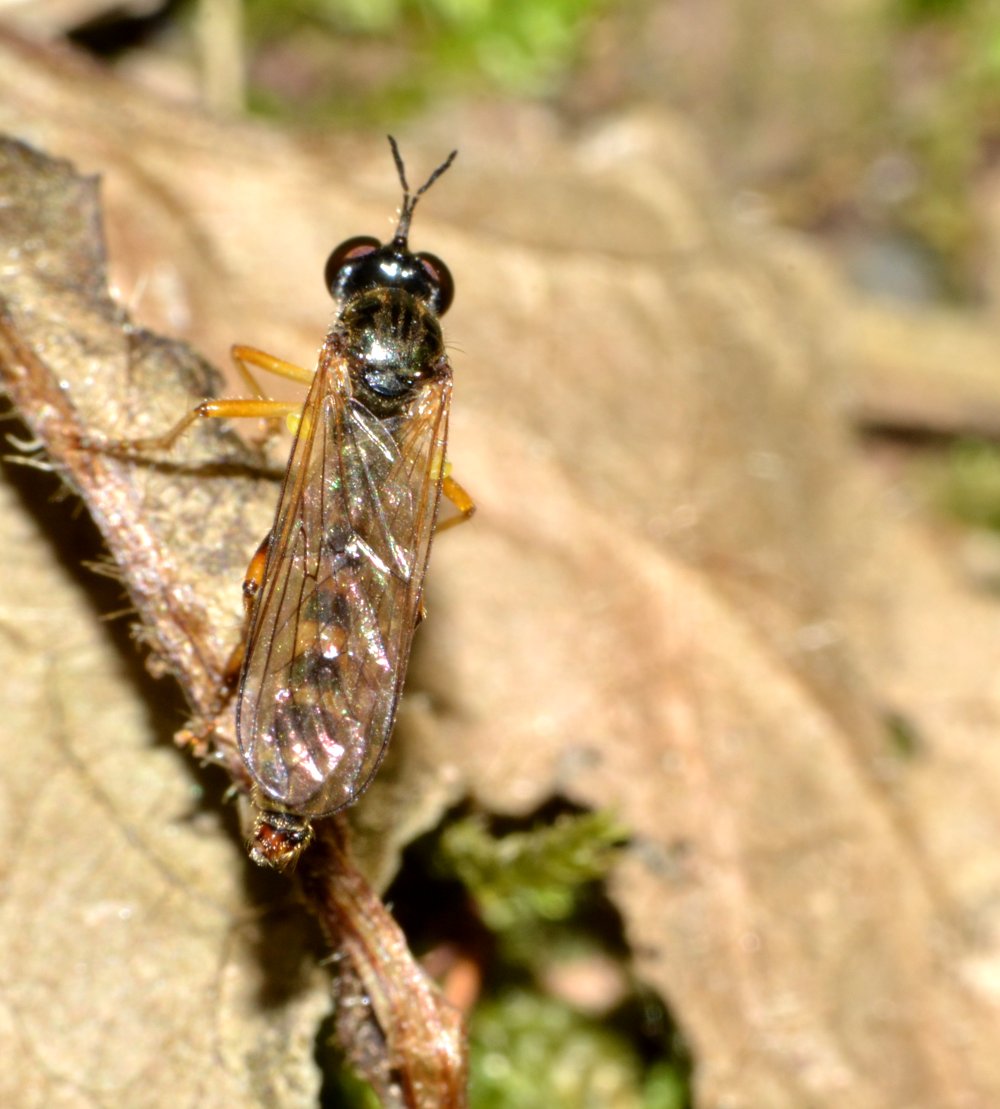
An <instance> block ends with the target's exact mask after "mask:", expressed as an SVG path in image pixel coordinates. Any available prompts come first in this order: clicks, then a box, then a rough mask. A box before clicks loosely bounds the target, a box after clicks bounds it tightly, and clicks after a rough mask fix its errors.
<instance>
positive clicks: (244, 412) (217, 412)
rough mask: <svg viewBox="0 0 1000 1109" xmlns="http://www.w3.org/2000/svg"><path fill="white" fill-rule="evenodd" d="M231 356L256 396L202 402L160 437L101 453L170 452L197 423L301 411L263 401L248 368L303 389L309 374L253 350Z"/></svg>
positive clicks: (125, 442)
mask: <svg viewBox="0 0 1000 1109" xmlns="http://www.w3.org/2000/svg"><path fill="white" fill-rule="evenodd" d="M231 353H232V356H233V362H234V363H235V364H236V367H237V369H238V370H239V371H240V374H241V376H242V377H243V380H244V381H245V382H246V383H247V385H248V386H249V387H250V389H251V391H252V392H253V393H255V394H256V395H255V396H254V397H252V398H236V397H234V398H232V399H222V400H203V401H202V402H201V404H199V405H198V406H197V407H195V408H193V409H192V410H191V411H190V412H188V414H187V415H186V416H184V417H183V418H182V419H180V420H178V421H177V423H176V424H174V426H173V427H172V428H170V430H169V431H166V432H164V434H163V435H151V436H149V437H147V438H145V439H118V440H112V441H111V442H109V443H102V444H101V449H102V450H105V451H107V452H108V453H111V454H139V453H142V452H144V451H160V450H169V449H170V448H171V447H172V446H173V445H174V443H176V442H177V440H178V439H179V438H180V437H181V436H182V435H183V434H184V432H185V431H187V430H188V428H190V427H191V426H192V425H193V424H196V423H198V421H199V420H253V419H258V420H260V419H263V420H280V419H282V418H284V417H286V416H291V415H294V414H296V413H298V412H299V411H300V409H301V408H302V405H301V403H298V402H290V401H278V400H269V399H268V398H267V397H265V396H264V394H263V390H262V389H261V387H260V385H259V383H258V382H257V379H256V377H254V375H253V373H252V372H251V370H250V367H251V366H253V367H255V368H257V369H259V370H264V371H265V372H266V373H270V374H275V375H276V376H277V377H286V378H289V379H290V380H291V381H297V382H299V383H301V384H305V385H308V384H309V382H311V381H312V379H313V373H312V371H311V370H304V369H303V368H302V367H301V366H296V365H295V364H294V363H292V362H285V361H284V360H283V359H281V358H275V356H274V355H273V354H267V353H266V352H265V351H262V350H258V349H257V348H256V347H244V346H234V347H233V348H232V351H231Z"/></svg>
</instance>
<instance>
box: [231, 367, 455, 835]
mask: <svg viewBox="0 0 1000 1109" xmlns="http://www.w3.org/2000/svg"><path fill="white" fill-rule="evenodd" d="M450 398H451V376H450V374H449V373H444V374H442V375H441V376H440V377H439V378H436V379H435V380H433V381H432V382H430V383H429V384H427V385H425V386H424V387H423V391H422V392H421V393H420V394H418V396H417V397H416V398H415V399H414V401H413V402H411V404H410V405H409V407H408V409H407V411H406V412H405V413H404V414H403V415H402V416H399V417H396V418H395V419H394V420H393V421H380V420H378V419H376V418H375V417H374V416H373V415H372V414H371V413H370V412H369V411H368V410H367V409H365V408H364V407H362V406H361V405H360V404H358V403H357V402H356V401H355V400H353V399H352V398H351V396H350V388H349V385H348V379H347V373H346V369H345V367H344V366H343V365H342V364H340V363H339V362H337V361H336V360H335V359H331V360H330V361H329V362H328V363H327V364H326V365H323V364H321V366H320V368H319V370H318V371H317V376H316V380H315V381H314V382H313V385H312V388H311V390H310V393H309V396H308V398H307V399H306V404H305V407H304V409H303V414H302V421H301V423H300V426H299V432H298V436H297V438H296V441H295V446H294V448H293V451H292V458H291V460H290V462H289V468H288V474H287V476H286V478H285V485H284V488H283V489H282V493H281V499H280V501H279V504H278V513H277V517H276V520H275V529H274V533H273V539H272V542H271V547H270V552H269V554H268V560H267V567H266V569H265V573H264V581H263V586H262V588H261V591H260V593H259V594H258V597H257V600H256V604H255V607H254V609H253V612H252V615H251V619H250V628H249V632H248V639H247V657H246V662H245V665H244V672H243V681H242V683H241V686H240V693H239V699H238V703H237V729H238V734H239V738H240V749H241V751H242V753H243V757H244V759H245V760H246V763H247V766H248V767H249V769H250V772H251V774H252V775H253V777H254V779H255V780H256V782H257V784H258V786H259V787H260V788H261V790H262V791H263V792H264V793H265V794H266V795H267V796H268V797H269V798H270V799H271V800H272V801H275V802H278V803H279V804H281V805H283V806H285V807H286V808H288V809H290V810H291V811H293V812H296V813H300V814H302V815H304V816H320V815H325V814H327V813H330V812H334V811H336V810H337V809H339V808H341V807H343V806H344V805H347V804H350V802H351V801H353V800H354V799H355V798H356V797H357V796H358V794H360V793H361V792H362V791H363V790H364V788H365V786H367V784H368V782H369V781H370V780H371V777H372V775H373V774H374V773H375V770H376V768H377V767H378V764H379V762H380V761H381V759H382V755H383V753H384V751H385V746H386V742H387V741H388V738H389V733H390V731H391V729H392V724H393V719H394V717H395V711H396V703H397V701H398V699H399V694H400V691H401V689H402V686H403V679H404V677H405V675H406V664H407V661H408V659H409V653H410V641H411V639H412V636H413V629H414V626H415V624H416V620H417V613H418V609H419V605H420V593H421V589H422V586H423V578H424V571H425V569H426V566H427V556H428V553H429V550H430V542H431V533H432V531H433V529H434V520H435V517H436V515H437V505H438V500H439V496H440V490H441V476H442V469H443V465H444V451H445V439H446V434H447V421H448V407H449V402H450Z"/></svg>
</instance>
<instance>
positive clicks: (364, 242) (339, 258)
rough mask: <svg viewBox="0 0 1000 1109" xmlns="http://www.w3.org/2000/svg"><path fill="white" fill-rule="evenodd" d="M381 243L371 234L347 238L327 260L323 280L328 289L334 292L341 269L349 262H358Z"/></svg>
mask: <svg viewBox="0 0 1000 1109" xmlns="http://www.w3.org/2000/svg"><path fill="white" fill-rule="evenodd" d="M381 245H382V244H381V243H380V242H379V241H378V239H373V238H372V237H371V235H355V236H354V238H353V239H345V240H344V242H342V243H341V244H340V246H338V247H337V248H336V249H335V250H334V251H333V253H332V254H331V255H330V257H329V258H327V260H326V268H325V269H324V270H323V280H324V281H325V282H326V287H327V289H329V290H330V292H331V293H332V292H333V289H334V286H335V285H336V284H337V278H338V277H339V276H340V271H341V270H342V269H343V268H344V266H345V265H346V264H347V263H348V262H356V261H357V260H358V259H359V258H364V256H365V255H366V254H372V253H373V252H374V251H376V250H378V248H379V247H380V246H381Z"/></svg>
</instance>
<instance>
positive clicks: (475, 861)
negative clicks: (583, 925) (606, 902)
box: [438, 812, 625, 932]
mask: <svg viewBox="0 0 1000 1109" xmlns="http://www.w3.org/2000/svg"><path fill="white" fill-rule="evenodd" d="M624 839H625V835H624V832H623V830H622V829H621V828H620V826H619V825H618V824H617V823H616V821H615V820H614V818H613V817H611V816H610V815H609V814H608V813H604V812H596V813H583V814H579V815H570V814H563V815H562V816H560V817H558V818H557V819H556V820H555V822H554V823H552V824H549V825H542V826H540V827H537V828H533V829H531V830H530V831H527V832H512V833H510V834H508V835H504V836H494V835H492V834H491V833H490V831H489V828H488V826H487V824H486V821H485V820H483V819H482V818H480V817H478V816H470V817H466V818H465V819H463V820H459V821H457V822H456V823H454V824H452V825H450V826H449V827H448V828H447V829H446V830H445V832H444V833H443V835H442V836H441V839H440V842H439V852H438V866H439V867H440V868H441V869H442V870H443V871H444V872H445V873H448V874H450V875H453V876H454V877H456V878H458V880H459V881H460V882H462V884H463V885H464V886H465V887H466V888H467V889H468V891H469V892H470V893H471V894H472V896H473V897H474V898H475V900H476V903H477V905H478V906H479V911H480V914H481V916H482V919H483V921H484V923H485V924H486V925H487V927H489V928H490V929H492V930H493V931H495V932H504V931H509V930H510V929H512V928H514V927H517V926H523V925H526V924H529V923H531V922H533V921H537V920H541V921H562V920H565V919H566V918H568V917H569V916H570V914H571V913H572V912H573V910H574V909H575V907H576V905H577V899H578V895H579V894H580V892H581V889H582V888H583V887H584V886H586V885H587V884H588V883H591V882H594V881H595V880H597V879H599V878H603V877H604V876H605V874H607V872H608V870H609V868H610V867H611V864H612V863H613V862H614V858H615V852H616V848H617V847H618V846H620V844H621V843H622V842H623V841H624Z"/></svg>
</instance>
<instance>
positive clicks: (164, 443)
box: [102, 399, 302, 454]
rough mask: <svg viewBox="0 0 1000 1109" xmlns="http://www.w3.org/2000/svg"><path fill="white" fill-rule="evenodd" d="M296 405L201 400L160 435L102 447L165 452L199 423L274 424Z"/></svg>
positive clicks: (113, 450) (111, 450)
mask: <svg viewBox="0 0 1000 1109" xmlns="http://www.w3.org/2000/svg"><path fill="white" fill-rule="evenodd" d="M301 407H302V405H301V404H300V403H295V402H289V401H278V400H237V399H233V400H203V401H202V402H201V404H199V405H198V406H197V407H196V408H192V409H191V411H190V412H189V413H188V414H187V415H186V416H184V417H183V418H182V419H180V420H178V421H177V423H176V424H174V426H173V427H172V428H171V429H170V430H169V431H167V432H165V433H164V434H163V435H153V436H150V437H149V438H147V439H119V440H113V441H112V442H110V443H105V444H102V449H103V450H105V451H107V452H108V453H109V454H138V453H141V452H143V451H165V450H169V449H170V448H171V447H172V446H173V445H174V443H176V442H177V440H178V439H179V438H180V437H181V436H182V435H183V434H184V432H185V431H187V429H188V428H189V427H191V425H192V424H196V423H197V422H198V421H199V420H252V419H258V420H259V419H264V420H276V419H281V418H282V417H284V416H288V415H290V414H291V413H292V412H298V411H299V409H300V408H301Z"/></svg>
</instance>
